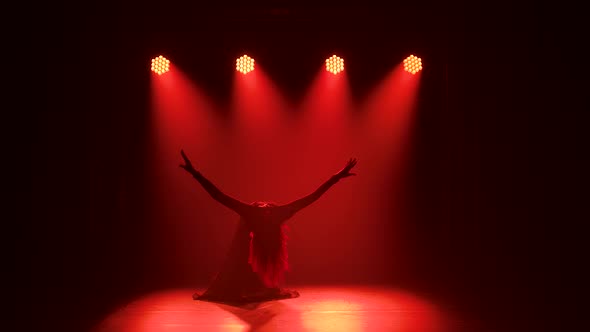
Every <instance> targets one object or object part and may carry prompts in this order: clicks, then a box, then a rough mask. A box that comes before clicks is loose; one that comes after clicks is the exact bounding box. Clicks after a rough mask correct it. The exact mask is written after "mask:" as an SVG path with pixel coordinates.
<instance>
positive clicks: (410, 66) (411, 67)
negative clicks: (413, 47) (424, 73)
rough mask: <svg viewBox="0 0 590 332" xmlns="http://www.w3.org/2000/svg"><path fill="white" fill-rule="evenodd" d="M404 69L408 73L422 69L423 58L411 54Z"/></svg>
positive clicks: (414, 72) (405, 62) (405, 61)
mask: <svg viewBox="0 0 590 332" xmlns="http://www.w3.org/2000/svg"><path fill="white" fill-rule="evenodd" d="M404 70H405V71H407V72H408V73H412V75H413V74H416V73H417V72H419V71H420V70H422V60H421V59H420V58H418V57H416V56H414V55H410V56H409V57H407V58H406V59H405V60H404Z"/></svg>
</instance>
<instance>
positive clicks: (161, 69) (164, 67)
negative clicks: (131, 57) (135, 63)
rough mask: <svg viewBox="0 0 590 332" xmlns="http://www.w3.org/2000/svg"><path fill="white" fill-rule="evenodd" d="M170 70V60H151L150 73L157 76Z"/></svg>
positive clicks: (160, 57)
mask: <svg viewBox="0 0 590 332" xmlns="http://www.w3.org/2000/svg"><path fill="white" fill-rule="evenodd" d="M169 69H170V60H168V59H166V58H165V57H163V56H161V55H160V56H159V57H156V58H153V59H152V71H153V72H154V73H156V74H158V75H162V74H164V73H166V72H168V70H169Z"/></svg>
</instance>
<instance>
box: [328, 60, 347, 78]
mask: <svg viewBox="0 0 590 332" xmlns="http://www.w3.org/2000/svg"><path fill="white" fill-rule="evenodd" d="M326 70H327V71H329V72H331V73H332V74H334V75H336V74H338V73H339V72H341V71H343V70H344V59H342V58H340V57H337V56H336V55H332V56H331V57H329V58H327V59H326Z"/></svg>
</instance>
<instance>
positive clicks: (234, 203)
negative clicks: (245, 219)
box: [180, 150, 254, 215]
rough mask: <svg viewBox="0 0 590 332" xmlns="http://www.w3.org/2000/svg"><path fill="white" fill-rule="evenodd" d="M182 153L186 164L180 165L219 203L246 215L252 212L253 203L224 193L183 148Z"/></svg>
mask: <svg viewBox="0 0 590 332" xmlns="http://www.w3.org/2000/svg"><path fill="white" fill-rule="evenodd" d="M180 154H181V155H182V159H184V165H182V164H181V165H180V167H181V168H184V169H185V170H186V171H187V172H189V173H190V174H191V175H192V176H193V177H194V178H195V179H196V180H197V181H199V183H200V184H201V186H203V189H205V191H207V193H208V194H209V195H211V197H213V199H215V200H216V201H218V202H219V203H221V204H223V205H225V206H227V207H228V208H230V209H232V210H233V211H235V212H236V213H238V214H239V215H245V214H248V213H250V212H251V210H252V209H253V208H254V207H253V206H251V205H248V204H246V203H243V202H240V201H239V200H237V199H235V198H233V197H230V196H228V195H226V194H224V193H223V192H222V191H221V190H219V188H217V187H216V186H215V185H214V184H213V183H212V182H211V181H209V180H208V179H207V178H205V177H204V176H203V174H201V173H200V172H199V171H197V170H195V168H194V167H193V165H192V163H191V161H190V160H189V159H188V157H187V156H186V154H184V151H183V150H180Z"/></svg>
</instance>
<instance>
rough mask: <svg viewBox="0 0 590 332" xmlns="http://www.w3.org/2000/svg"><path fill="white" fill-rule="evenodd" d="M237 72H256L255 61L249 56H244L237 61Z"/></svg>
mask: <svg viewBox="0 0 590 332" xmlns="http://www.w3.org/2000/svg"><path fill="white" fill-rule="evenodd" d="M236 70H237V71H239V72H241V73H242V74H247V73H249V72H251V71H253V70H254V59H252V58H251V57H249V56H247V55H245V54H244V55H242V56H241V57H239V58H237V59H236Z"/></svg>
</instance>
